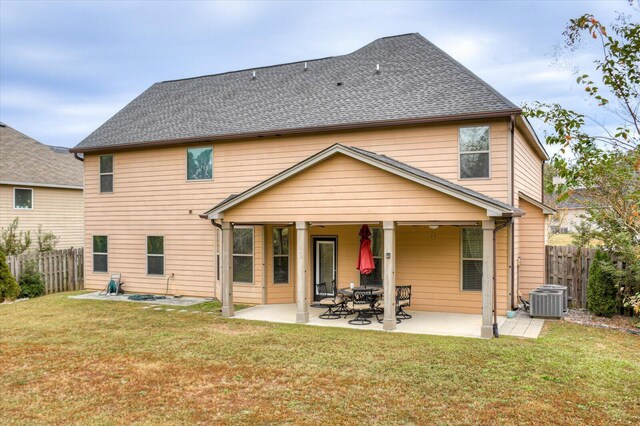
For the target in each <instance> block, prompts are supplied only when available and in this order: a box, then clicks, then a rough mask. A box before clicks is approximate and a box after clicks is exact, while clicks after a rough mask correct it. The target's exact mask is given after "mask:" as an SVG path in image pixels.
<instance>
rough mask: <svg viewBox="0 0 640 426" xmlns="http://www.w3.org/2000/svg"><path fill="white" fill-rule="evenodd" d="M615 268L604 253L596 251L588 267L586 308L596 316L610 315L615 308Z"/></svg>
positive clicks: (615, 310) (615, 311)
mask: <svg viewBox="0 0 640 426" xmlns="http://www.w3.org/2000/svg"><path fill="white" fill-rule="evenodd" d="M616 273H617V272H616V268H615V266H614V265H613V263H611V259H610V258H609V256H608V255H607V254H606V253H602V252H600V251H598V252H597V253H596V258H595V260H594V262H593V264H592V265H591V268H590V269H589V281H588V282H587V309H588V310H589V311H590V312H591V313H593V314H595V315H598V316H602V317H612V316H614V315H615V314H616V313H617V312H618V310H617V305H618V301H617V295H618V288H617V285H616V279H617V277H616Z"/></svg>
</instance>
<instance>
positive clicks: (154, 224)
mask: <svg viewBox="0 0 640 426" xmlns="http://www.w3.org/2000/svg"><path fill="white" fill-rule="evenodd" d="M73 151H75V152H81V153H83V154H84V166H85V167H84V170H85V212H86V238H87V239H86V245H87V251H86V253H87V258H86V271H85V277H86V278H85V280H86V281H85V282H86V287H87V288H90V289H100V288H102V287H104V285H105V283H106V280H107V273H109V272H121V273H123V276H124V278H125V280H126V283H127V285H126V289H127V290H128V291H135V292H149V293H152V292H162V293H164V291H165V286H168V291H169V293H170V294H182V295H194V296H215V297H218V298H220V299H221V300H222V302H223V315H226V316H231V315H233V314H234V311H233V302H238V303H250V304H274V303H296V304H297V313H296V318H297V321H298V322H306V321H308V317H309V305H310V304H311V303H312V302H313V301H314V300H315V299H317V298H319V297H322V296H323V295H319V294H316V291H315V288H316V287H315V286H314V284H316V283H318V282H329V283H331V282H333V281H334V280H335V283H336V285H335V287H338V288H342V287H348V286H349V284H350V283H352V282H353V283H356V284H357V283H359V282H360V281H361V276H360V274H359V272H358V270H356V262H357V258H358V248H359V230H360V228H361V226H362V225H363V224H367V225H368V226H369V227H370V228H371V229H372V234H373V235H372V239H373V256H374V261H375V265H376V269H375V270H374V272H373V274H374V276H375V277H376V278H377V279H380V280H382V281H383V286H384V292H385V303H389V304H392V303H393V302H394V297H392V295H394V294H395V293H394V289H395V286H396V283H398V284H409V285H411V286H412V289H413V294H412V298H413V300H412V309H416V310H427V311H439V312H461V313H477V314H479V313H482V314H483V325H482V335H483V336H487V337H488V336H490V335H491V328H492V323H493V319H492V314H493V312H494V311H495V312H496V313H499V314H504V313H505V311H507V310H508V309H511V307H512V306H513V305H514V303H515V300H516V292H517V291H518V290H523V291H524V292H526V291H527V289H529V288H532V287H535V286H538V285H540V284H542V283H543V279H544V278H543V274H544V214H545V213H548V210H547V208H546V207H545V206H544V205H543V204H542V202H541V201H542V165H543V162H544V161H545V160H546V159H547V155H546V153H545V151H544V148H543V146H542V145H541V143H540V141H539V140H538V139H537V137H536V135H535V133H534V132H533V130H532V128H531V126H530V125H529V123H528V122H527V120H526V119H525V118H524V117H523V116H522V112H521V109H520V108H518V107H517V106H516V105H514V104H513V103H511V102H510V101H509V100H507V99H506V98H505V97H504V96H502V95H500V94H499V93H498V92H497V91H496V90H494V89H493V88H492V87H490V86H489V85H488V84H487V83H485V82H484V81H482V80H481V79H479V78H478V77H477V76H475V75H474V74H473V73H471V72H470V71H469V70H467V69H466V68H465V67H463V66H462V65H461V64H459V63H458V62H456V61H455V60H454V59H452V58H451V57H450V56H448V55H447V54H446V53H444V52H443V51H442V50H440V49H439V48H437V47H436V46H434V45H433V44H432V43H430V42H429V41H428V40H426V39H425V38H423V37H422V36H421V35H419V34H407V35H401V36H395V37H385V38H381V39H378V40H375V41H373V42H372V43H370V44H368V45H366V46H364V47H362V48H360V49H358V50H356V51H355V52H353V53H350V54H347V55H343V56H335V57H329V58H323V59H317V60H308V61H301V62H295V63H288V64H282V65H275V66H269V67H261V68H253V69H247V70H242V71H235V72H228V73H224V74H216V75H210V76H203V77H196V78H188V79H184V80H175V81H165V82H161V83H157V84H154V85H153V86H151V87H150V88H149V89H148V90H146V91H145V92H144V93H142V94H141V95H140V96H139V97H137V98H136V99H134V100H133V101H132V102H131V103H130V104H128V105H127V106H126V107H125V108H124V109H122V110H121V111H120V112H118V113H117V114H116V115H115V116H113V117H112V118H111V119H109V120H108V121H107V122H106V123H105V124H103V125H102V126H101V127H100V128H98V129H97V130H96V131H94V132H93V133H92V134H91V135H89V136H88V137H87V138H86V139H85V140H84V141H82V142H81V143H80V144H79V145H77V146H76V147H75V148H74V149H73ZM328 291H329V292H332V291H334V290H333V289H332V288H331V287H330V288H329V290H328ZM391 307H392V305H389V308H391ZM394 315H395V310H394V309H385V317H384V328H385V329H388V330H391V329H393V328H394V327H395V324H396V321H395V317H394Z"/></svg>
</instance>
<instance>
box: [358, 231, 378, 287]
mask: <svg viewBox="0 0 640 426" xmlns="http://www.w3.org/2000/svg"><path fill="white" fill-rule="evenodd" d="M370 236H371V231H370V230H369V226H368V225H362V228H360V254H359V256H358V266H357V267H356V269H358V270H359V271H360V273H361V274H364V275H368V274H370V273H371V272H373V270H374V269H376V266H375V264H374V263H373V254H372V253H371V239H370V238H369V237H370Z"/></svg>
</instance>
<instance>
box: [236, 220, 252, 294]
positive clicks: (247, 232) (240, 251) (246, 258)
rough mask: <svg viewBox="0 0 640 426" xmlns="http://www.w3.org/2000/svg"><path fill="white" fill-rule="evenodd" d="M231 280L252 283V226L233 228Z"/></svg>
mask: <svg viewBox="0 0 640 426" xmlns="http://www.w3.org/2000/svg"><path fill="white" fill-rule="evenodd" d="M233 282H236V283H245V284H253V227H251V226H237V227H234V228H233Z"/></svg>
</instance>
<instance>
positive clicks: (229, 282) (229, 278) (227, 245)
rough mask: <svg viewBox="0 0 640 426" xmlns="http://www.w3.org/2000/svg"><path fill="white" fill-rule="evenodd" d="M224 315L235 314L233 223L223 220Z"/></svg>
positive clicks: (230, 315)
mask: <svg viewBox="0 0 640 426" xmlns="http://www.w3.org/2000/svg"><path fill="white" fill-rule="evenodd" d="M221 263H222V316H223V317H232V316H233V224H232V223H231V222H222V259H221Z"/></svg>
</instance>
